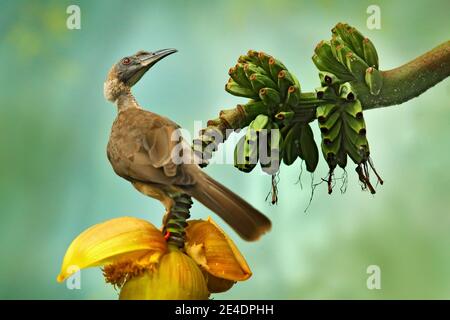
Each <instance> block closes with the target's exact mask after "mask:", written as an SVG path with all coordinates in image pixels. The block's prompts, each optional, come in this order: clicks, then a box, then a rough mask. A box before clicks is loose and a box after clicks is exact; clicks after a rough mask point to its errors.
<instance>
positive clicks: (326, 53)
mask: <svg viewBox="0 0 450 320" xmlns="http://www.w3.org/2000/svg"><path fill="white" fill-rule="evenodd" d="M314 52H315V54H317V55H318V56H319V57H320V58H322V59H323V60H324V61H325V62H327V63H330V64H333V63H336V59H335V57H334V55H333V52H332V51H331V44H330V42H329V41H324V40H322V41H320V42H319V43H318V44H317V45H316V47H315V48H314Z"/></svg>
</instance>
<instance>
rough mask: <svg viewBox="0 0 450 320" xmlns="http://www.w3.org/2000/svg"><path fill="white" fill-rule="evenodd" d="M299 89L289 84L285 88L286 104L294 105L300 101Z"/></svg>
mask: <svg viewBox="0 0 450 320" xmlns="http://www.w3.org/2000/svg"><path fill="white" fill-rule="evenodd" d="M300 99H301V95H300V89H299V88H298V87H297V86H290V87H289V88H288V90H287V97H286V104H287V105H289V106H296V105H298V103H299V102H300Z"/></svg>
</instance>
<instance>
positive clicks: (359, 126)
mask: <svg viewBox="0 0 450 320" xmlns="http://www.w3.org/2000/svg"><path fill="white" fill-rule="evenodd" d="M342 117H343V120H344V123H345V126H346V128H347V130H346V132H347V131H349V130H351V131H353V132H355V133H357V134H358V135H360V136H363V137H365V136H366V124H365V122H364V119H356V118H353V117H352V116H351V115H349V114H348V113H345V112H343V113H342ZM352 142H354V141H352Z"/></svg>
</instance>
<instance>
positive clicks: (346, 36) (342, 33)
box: [331, 23, 356, 51]
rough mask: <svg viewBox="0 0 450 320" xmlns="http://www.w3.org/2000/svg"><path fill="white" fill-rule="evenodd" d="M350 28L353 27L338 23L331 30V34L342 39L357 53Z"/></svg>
mask: <svg viewBox="0 0 450 320" xmlns="http://www.w3.org/2000/svg"><path fill="white" fill-rule="evenodd" d="M350 28H351V27H350V26H349V25H348V24H346V23H338V24H337V25H336V26H335V27H334V28H333V29H331V32H332V33H333V34H335V35H336V36H338V37H340V38H341V39H342V41H344V42H345V44H346V45H347V46H348V47H349V48H350V49H351V50H352V51H356V50H355V48H354V47H353V43H352V35H351V33H350Z"/></svg>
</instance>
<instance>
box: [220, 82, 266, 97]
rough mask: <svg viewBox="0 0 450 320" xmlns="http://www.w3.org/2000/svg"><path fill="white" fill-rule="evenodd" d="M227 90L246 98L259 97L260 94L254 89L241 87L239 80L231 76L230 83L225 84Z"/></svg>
mask: <svg viewBox="0 0 450 320" xmlns="http://www.w3.org/2000/svg"><path fill="white" fill-rule="evenodd" d="M225 90H226V91H227V92H229V93H231V94H232V95H235V96H239V97H246V98H252V99H255V98H258V94H257V93H255V92H254V91H253V90H252V89H248V88H244V87H241V86H240V85H239V84H238V83H237V82H235V81H234V80H233V79H231V78H230V80H229V81H228V83H227V84H226V85H225Z"/></svg>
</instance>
